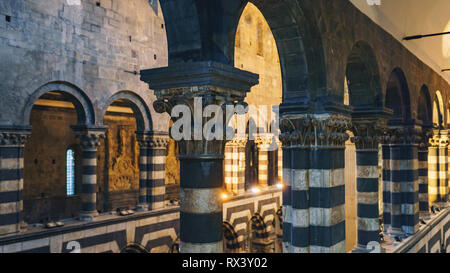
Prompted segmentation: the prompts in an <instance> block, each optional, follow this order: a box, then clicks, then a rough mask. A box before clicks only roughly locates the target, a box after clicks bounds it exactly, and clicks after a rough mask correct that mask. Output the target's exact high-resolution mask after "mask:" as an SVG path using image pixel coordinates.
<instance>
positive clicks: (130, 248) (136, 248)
mask: <svg viewBox="0 0 450 273" xmlns="http://www.w3.org/2000/svg"><path fill="white" fill-rule="evenodd" d="M120 253H135V254H144V253H149V252H148V251H147V250H146V249H145V247H143V246H141V245H139V244H136V243H133V244H129V245H127V246H126V247H124V248H123V249H122V250H121V251H120Z"/></svg>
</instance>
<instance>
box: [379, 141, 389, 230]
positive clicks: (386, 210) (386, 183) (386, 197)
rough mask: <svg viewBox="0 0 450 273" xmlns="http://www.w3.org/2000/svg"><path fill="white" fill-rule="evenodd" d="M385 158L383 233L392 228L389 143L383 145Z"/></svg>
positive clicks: (382, 151) (382, 149)
mask: <svg viewBox="0 0 450 273" xmlns="http://www.w3.org/2000/svg"><path fill="white" fill-rule="evenodd" d="M381 153H382V157H383V172H382V179H383V231H384V232H387V231H388V230H390V228H391V148H390V145H389V144H388V143H387V142H384V143H383V145H381Z"/></svg>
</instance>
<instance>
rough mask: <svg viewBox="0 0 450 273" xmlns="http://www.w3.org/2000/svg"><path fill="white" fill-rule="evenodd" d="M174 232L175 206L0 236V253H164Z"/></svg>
mask: <svg viewBox="0 0 450 273" xmlns="http://www.w3.org/2000/svg"><path fill="white" fill-rule="evenodd" d="M178 233H179V208H178V207H174V208H170V209H166V210H161V211H157V212H141V213H136V214H134V215H130V216H122V217H118V216H111V215H103V216H102V215H101V216H98V217H97V218H96V220H95V221H94V222H89V223H83V224H80V222H74V223H70V222H67V223H66V226H64V227H60V228H54V229H51V230H46V229H34V230H29V231H27V232H24V233H22V234H17V235H13V236H6V237H0V253H10V252H20V253H69V252H73V251H79V252H81V253H104V252H106V253H119V252H121V251H122V250H124V249H125V248H126V247H127V246H129V245H138V246H141V247H142V248H144V249H145V250H146V251H148V252H152V253H153V252H157V253H161V252H163V253H168V252H169V251H170V249H171V246H172V244H173V242H174V241H175V240H176V239H177V237H178Z"/></svg>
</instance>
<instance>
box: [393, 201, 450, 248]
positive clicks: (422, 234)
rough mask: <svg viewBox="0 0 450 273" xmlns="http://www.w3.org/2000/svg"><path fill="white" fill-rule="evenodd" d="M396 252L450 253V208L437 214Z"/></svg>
mask: <svg viewBox="0 0 450 273" xmlns="http://www.w3.org/2000/svg"><path fill="white" fill-rule="evenodd" d="M393 252H394V253H450V208H447V209H444V210H442V211H441V212H440V213H439V214H438V215H435V216H434V217H433V218H432V219H431V220H430V221H429V222H428V223H427V224H426V225H422V226H421V227H420V229H419V231H418V232H417V233H416V234H415V235H414V236H411V237H409V238H408V239H406V240H405V241H404V243H403V244H402V245H401V246H399V247H398V248H397V249H395V251H393Z"/></svg>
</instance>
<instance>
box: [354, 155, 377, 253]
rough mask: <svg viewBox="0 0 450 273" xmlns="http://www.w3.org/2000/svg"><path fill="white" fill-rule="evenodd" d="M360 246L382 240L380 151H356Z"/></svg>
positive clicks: (363, 246) (364, 246) (362, 247)
mask: <svg viewBox="0 0 450 273" xmlns="http://www.w3.org/2000/svg"><path fill="white" fill-rule="evenodd" d="M356 165H357V167H356V168H357V169H356V185H357V186H356V188H357V198H358V207H357V215H358V248H361V249H366V248H367V244H368V243H369V242H379V241H380V235H379V234H380V227H379V221H378V218H379V205H378V151H377V150H374V151H370V150H369V151H364V150H357V151H356Z"/></svg>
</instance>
